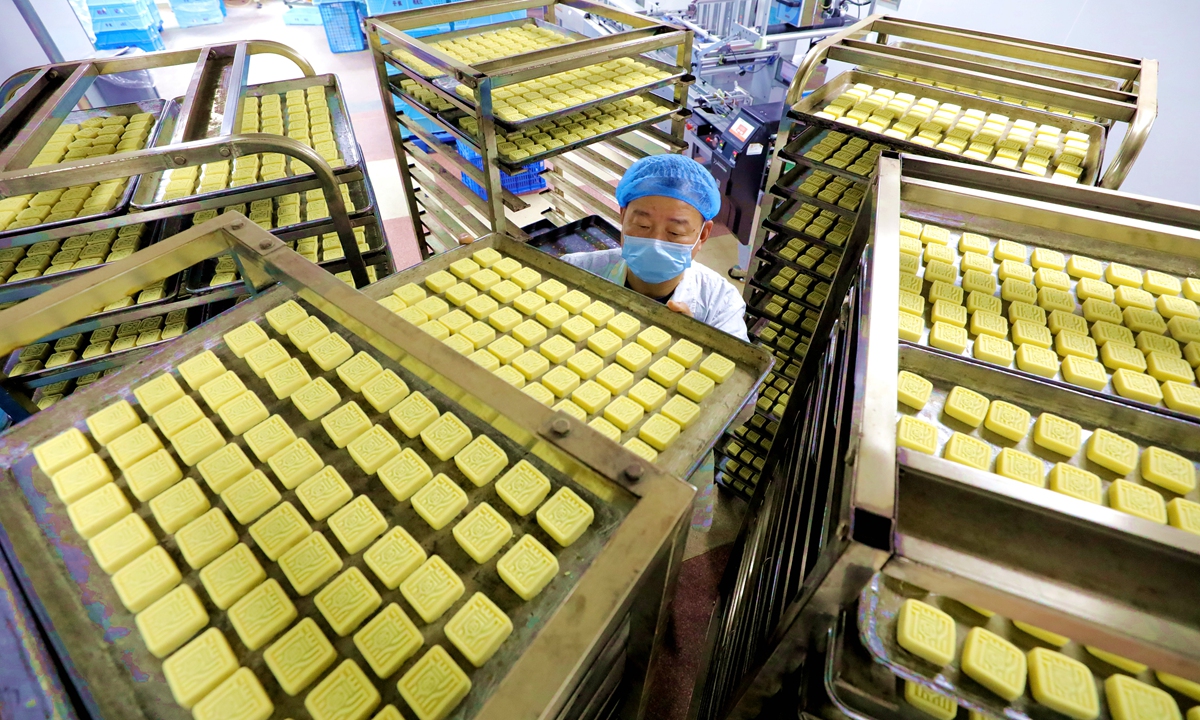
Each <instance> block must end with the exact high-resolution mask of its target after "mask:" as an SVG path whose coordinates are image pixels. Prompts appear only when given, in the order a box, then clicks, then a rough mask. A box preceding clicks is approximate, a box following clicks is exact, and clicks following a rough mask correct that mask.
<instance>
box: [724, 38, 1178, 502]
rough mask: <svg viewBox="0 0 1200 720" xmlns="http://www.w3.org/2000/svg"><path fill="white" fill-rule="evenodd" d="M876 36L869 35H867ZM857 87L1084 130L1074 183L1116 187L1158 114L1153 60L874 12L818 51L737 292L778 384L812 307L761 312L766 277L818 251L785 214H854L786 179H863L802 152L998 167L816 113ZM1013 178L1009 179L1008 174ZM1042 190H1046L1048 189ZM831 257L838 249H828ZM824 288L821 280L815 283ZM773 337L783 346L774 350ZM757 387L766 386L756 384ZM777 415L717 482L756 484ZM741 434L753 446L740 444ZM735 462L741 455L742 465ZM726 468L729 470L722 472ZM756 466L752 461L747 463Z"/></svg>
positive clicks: (750, 487)
mask: <svg viewBox="0 0 1200 720" xmlns="http://www.w3.org/2000/svg"><path fill="white" fill-rule="evenodd" d="M872 36H873V38H872ZM827 60H837V61H841V62H847V63H851V64H854V65H856V66H857V67H856V68H855V69H853V70H850V71H848V72H845V73H842V74H840V75H838V76H837V77H835V78H833V79H831V80H830V81H829V82H827V83H826V84H825V85H822V86H821V87H820V88H817V89H816V90H814V91H813V92H811V93H809V94H808V95H803V91H804V89H805V87H806V84H807V82H808V80H809V78H810V77H811V76H812V74H813V72H815V71H816V69H817V67H818V66H819V65H820V64H822V63H824V62H826V61H827ZM859 82H865V83H867V84H870V85H872V86H875V87H887V88H890V89H892V90H894V91H896V92H909V93H912V94H915V95H918V96H927V97H932V98H934V99H937V100H939V101H941V102H952V103H955V104H962V105H963V106H968V105H969V106H971V107H977V108H979V109H982V110H986V111H988V112H995V113H999V114H1003V115H1005V116H1006V117H1009V118H1011V119H1013V120H1020V119H1024V120H1031V121H1033V122H1036V123H1039V124H1042V123H1049V124H1052V125H1054V126H1056V127H1060V128H1061V129H1063V130H1064V131H1076V132H1082V133H1084V134H1085V135H1087V136H1088V137H1089V139H1090V146H1089V152H1088V157H1087V158H1085V160H1084V167H1085V173H1084V175H1083V177H1082V179H1081V182H1084V183H1085V184H1097V185H1100V186H1101V187H1107V188H1117V187H1119V186H1120V184H1121V182H1122V181H1123V180H1124V179H1125V176H1126V175H1127V174H1128V172H1129V168H1130V166H1131V165H1132V164H1133V161H1134V160H1135V159H1136V158H1137V155H1138V153H1139V152H1140V150H1141V148H1142V145H1143V144H1144V143H1145V140H1146V136H1147V135H1148V134H1149V132H1150V128H1151V126H1152V125H1153V123H1154V118H1155V116H1156V115H1157V112H1158V101H1157V93H1158V62H1157V61H1156V60H1147V59H1141V60H1139V59H1135V58H1126V57H1120V56H1116V55H1110V54H1106V53H1098V52H1093V51H1087V50H1078V49H1075V48H1068V47H1062V46H1056V45H1050V44H1046V43H1035V42H1032V41H1028V40H1022V39H1020V38H1011V37H1004V36H1000V35H992V34H988V33H980V32H976V31H971V30H963V29H960V28H950V27H944V26H938V25H931V24H928V23H921V22H916V21H912V20H907V19H902V18H895V17H890V16H886V15H873V16H871V17H868V18H866V19H864V20H862V21H861V22H858V23H856V24H854V25H852V26H850V27H847V28H846V29H844V30H842V31H841V32H839V33H837V34H835V35H832V36H830V37H828V38H826V39H824V40H822V41H821V42H820V43H818V44H816V45H815V46H814V47H813V48H812V50H810V51H809V53H808V54H807V55H806V56H805V58H804V62H803V63H802V64H801V66H800V68H799V69H798V70H797V72H796V75H795V77H794V78H793V81H792V83H791V85H790V86H789V88H788V94H787V98H786V101H787V104H788V107H789V109H788V111H787V112H786V113H785V114H784V117H783V119H782V121H781V122H780V127H779V133H778V135H777V136H776V140H775V147H774V155H773V159H772V162H771V166H770V169H769V171H768V172H769V174H768V179H767V189H768V191H767V192H766V193H764V194H763V198H762V202H761V204H760V205H759V211H758V212H759V218H760V222H759V223H758V228H759V229H758V230H757V231H756V234H755V237H754V239H753V246H754V250H755V252H754V260H753V261H752V265H751V268H750V273H749V276H748V277H749V281H748V282H747V284H746V301H747V307H748V310H749V314H748V315H747V318H746V323H747V325H748V326H749V328H750V332H751V334H752V335H754V337H755V338H756V339H758V340H759V341H761V342H764V343H766V344H767V345H769V346H771V347H772V348H773V349H774V351H775V352H776V357H777V358H778V360H779V363H778V365H777V367H778V368H779V371H780V372H782V371H785V370H788V369H789V365H790V366H791V374H789V375H785V376H783V377H782V378H780V382H781V383H782V384H784V385H790V383H791V381H793V380H794V379H795V377H796V376H797V373H798V371H799V363H800V361H801V360H802V359H803V357H804V352H805V351H806V350H807V348H808V347H809V344H810V343H811V333H812V328H813V326H814V325H815V323H816V316H817V313H818V312H819V311H820V309H821V308H820V304H819V303H818V304H813V303H806V302H804V301H802V300H800V301H797V300H794V299H790V301H791V302H793V303H794V304H795V305H796V306H797V308H798V309H799V311H800V312H801V314H802V317H801V321H802V323H807V324H806V325H805V326H803V327H801V326H796V325H795V324H792V323H782V322H780V321H779V319H778V318H777V317H768V316H767V315H766V314H765V313H763V312H762V310H763V305H764V297H765V296H768V295H770V294H772V292H771V288H770V286H769V284H768V283H769V281H770V280H771V279H772V278H774V277H775V276H776V275H777V274H778V273H779V272H780V271H781V269H782V268H789V267H790V268H793V269H796V270H798V271H799V272H800V273H801V274H802V275H813V274H812V273H811V272H810V270H811V268H806V267H801V266H798V265H797V264H796V263H795V262H794V261H793V260H792V259H789V258H786V257H781V256H780V254H779V251H780V250H781V249H782V248H783V247H784V246H785V245H786V243H787V242H788V241H789V240H790V239H792V238H796V237H799V238H800V239H801V240H802V241H803V242H804V243H805V244H806V245H809V246H812V245H818V246H820V245H821V243H820V242H819V241H816V240H814V239H813V238H812V237H806V236H805V235H804V234H803V231H802V228H788V227H787V226H786V225H785V224H784V223H783V222H781V221H782V220H783V219H784V218H783V217H782V216H783V215H786V214H787V213H788V212H791V211H792V210H794V208H795V207H796V206H798V205H799V204H800V203H805V202H807V203H810V204H811V205H814V206H816V207H817V208H819V209H821V210H825V211H827V212H834V213H837V214H840V215H844V216H847V217H848V218H853V217H855V216H856V214H857V213H858V209H856V208H851V207H844V206H843V207H839V206H837V205H831V204H829V203H824V202H821V201H820V199H819V198H814V197H806V196H803V195H801V194H799V193H798V192H797V184H796V183H794V182H792V181H791V180H792V179H798V178H797V177H796V176H797V175H799V176H801V177H806V176H809V175H811V174H812V173H815V172H823V173H826V174H828V175H831V176H833V177H840V178H844V179H846V180H847V181H849V182H851V183H853V184H854V186H864V185H865V183H867V182H869V180H870V176H871V175H870V172H852V171H850V170H849V169H848V168H846V167H845V166H842V167H838V166H835V165H831V164H828V163H826V162H823V161H822V160H818V159H815V158H814V157H812V156H811V155H809V150H810V149H811V148H812V147H813V146H814V145H815V144H816V143H818V142H819V141H820V140H822V139H823V138H825V137H826V136H827V135H828V134H829V133H830V132H839V133H842V134H844V135H847V136H849V137H852V138H860V139H862V140H864V141H866V142H867V143H869V146H870V148H872V150H874V151H882V150H884V149H890V150H894V151H897V152H905V153H914V154H919V155H925V156H930V157H936V158H939V159H943V160H951V161H954V162H957V163H965V164H970V165H974V166H977V167H986V168H996V167H997V166H995V165H993V164H991V163H989V162H984V161H980V160H976V159H972V158H969V157H964V156H962V155H954V154H950V153H948V152H945V151H942V150H937V149H934V148H928V147H923V146H921V145H917V144H915V143H912V142H909V141H904V140H898V139H896V138H892V137H887V136H884V135H881V134H878V133H873V132H867V131H864V130H861V129H859V128H856V127H851V126H848V125H845V124H843V123H840V122H837V121H834V120H829V119H827V118H822V117H819V116H817V115H816V113H817V112H818V111H819V110H820V109H821V108H822V107H823V106H824V105H825V104H826V103H827V102H829V101H830V100H832V99H833V98H835V97H836V96H837V95H838V94H840V93H841V92H842V91H843V90H845V89H847V88H849V87H851V86H853V85H854V84H855V83H859ZM1114 122H1123V123H1126V124H1127V128H1126V133H1125V135H1124V137H1123V139H1122V143H1121V146H1120V148H1119V149H1118V151H1117V155H1116V157H1114V158H1113V159H1112V160H1111V162H1110V163H1109V166H1108V168H1107V170H1104V171H1103V172H1102V170H1103V168H1102V163H1103V159H1104V150H1105V143H1106V140H1107V137H1108V132H1109V131H1110V130H1111V127H1112V125H1113V123H1114ZM1013 172H1018V171H1015V170H1014V171H1013ZM1044 191H1045V192H1049V191H1050V190H1049V183H1046V188H1045V190H1044ZM825 250H826V251H827V252H830V253H836V252H838V250H839V248H837V247H826V248H825ZM813 277H814V279H815V281H817V282H828V281H829V277H828V276H815V275H814V276H813ZM778 338H783V341H782V343H783V346H782V347H781V346H780V343H779V342H778ZM764 390H765V388H764ZM778 415H779V413H778V412H774V411H772V409H771V408H770V407H767V408H763V407H760V409H759V417H760V421H761V424H760V425H758V426H754V427H746V426H743V427H742V428H738V429H737V430H736V431H735V432H734V433H731V434H730V436H729V437H727V438H726V440H725V441H724V442H722V443H721V445H720V446H719V447H718V452H719V453H720V454H721V455H722V456H723V459H722V460H721V461H720V465H721V466H722V467H721V468H719V469H720V470H721V472H720V475H719V476H718V479H719V481H720V482H721V483H722V484H723V485H724V486H725V487H727V488H729V489H731V490H733V491H734V492H736V493H738V494H741V495H743V496H746V497H749V495H750V494H751V493H753V491H754V488H755V486H756V485H757V484H758V482H759V476H760V469H759V468H756V467H755V464H757V465H761V464H762V463H763V457H764V454H765V452H766V451H768V450H769V449H770V447H771V445H772V444H773V443H774V440H773V437H772V436H773V433H772V432H769V431H765V429H766V428H767V427H775V428H777V427H778V425H779V417H778ZM747 435H751V436H757V437H759V438H760V440H758V441H754V442H749V443H747V442H746V437H747ZM739 458H740V459H739ZM729 461H733V465H732V467H733V469H732V470H731V469H729V467H730V466H729ZM751 463H753V464H751Z"/></svg>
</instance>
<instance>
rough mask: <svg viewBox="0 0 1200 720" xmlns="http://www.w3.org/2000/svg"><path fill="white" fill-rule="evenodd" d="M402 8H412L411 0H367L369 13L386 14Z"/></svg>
mask: <svg viewBox="0 0 1200 720" xmlns="http://www.w3.org/2000/svg"><path fill="white" fill-rule="evenodd" d="M401 10H412V5H411V4H410V3H409V0H367V14H368V15H386V14H388V13H394V12H400V11H401Z"/></svg>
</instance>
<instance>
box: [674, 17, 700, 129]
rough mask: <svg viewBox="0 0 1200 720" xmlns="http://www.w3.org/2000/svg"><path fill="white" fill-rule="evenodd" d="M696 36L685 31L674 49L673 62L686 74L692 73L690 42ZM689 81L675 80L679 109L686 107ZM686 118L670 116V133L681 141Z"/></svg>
mask: <svg viewBox="0 0 1200 720" xmlns="http://www.w3.org/2000/svg"><path fill="white" fill-rule="evenodd" d="M695 38H696V36H695V35H694V34H693V33H690V32H689V33H687V35H686V36H685V38H684V41H683V42H681V43H679V46H678V47H677V48H676V50H675V64H676V65H678V66H679V67H681V68H683V69H684V72H685V73H687V74H689V75H690V74H691V73H692V42H693V41H694V40H695ZM691 87H692V85H691V83H685V82H677V83H675V104H676V105H678V106H679V107H680V108H681V109H686V108H687V100H688V91H689V90H690V89H691ZM686 125H687V120H686V118H682V117H679V116H678V115H675V116H672V117H671V135H673V136H674V137H675V139H676V140H678V141H680V142H683V135H684V131H685V130H686V129H687V128H686Z"/></svg>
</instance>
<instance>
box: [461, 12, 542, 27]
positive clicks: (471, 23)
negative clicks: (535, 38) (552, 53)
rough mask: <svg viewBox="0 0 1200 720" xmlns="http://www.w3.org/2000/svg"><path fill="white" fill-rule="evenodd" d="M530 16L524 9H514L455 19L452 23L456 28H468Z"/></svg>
mask: <svg viewBox="0 0 1200 720" xmlns="http://www.w3.org/2000/svg"><path fill="white" fill-rule="evenodd" d="M527 17H528V16H527V15H526V14H525V11H524V10H513V11H512V12H503V13H496V14H495V15H484V16H483V17H477V18H468V19H466V20H455V21H454V22H452V23H451V25H453V26H454V29H455V30H466V29H468V28H474V27H481V26H483V25H494V24H496V23H502V22H508V21H509V20H524V19H525V18H527Z"/></svg>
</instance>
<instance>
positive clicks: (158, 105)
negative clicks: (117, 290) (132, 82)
mask: <svg viewBox="0 0 1200 720" xmlns="http://www.w3.org/2000/svg"><path fill="white" fill-rule="evenodd" d="M170 106H171V104H170V103H168V102H167V101H166V100H163V99H161V98H155V99H153V100H139V101H138V102H134V103H125V104H123V105H109V106H107V107H101V108H91V109H90V110H73V111H72V112H71V113H70V114H69V115H67V117H66V119H64V120H63V123H81V122H83V121H84V120H90V119H92V118H97V117H112V116H113V115H126V116H129V115H136V114H137V113H144V112H148V113H151V114H152V115H153V116H154V127H152V128H150V134H149V135H147V136H146V147H148V148H149V147H154V146H155V145H156V144H157V142H158V139H159V137H161V136H162V128H163V126H164V125H165V124H167V116H168V114H169V112H170V111H169V109H168V108H170ZM170 136H171V133H170V131H169V130H168V131H167V134H166V137H168V138H170ZM114 154H116V155H120V154H121V153H114ZM139 179H140V176H134V177H131V178H129V179H128V181H127V182H126V183H125V190H124V191H123V192H122V193H121V199H120V201H119V202H118V203H117V204H116V205H114V206H113V207H112V209H111V210H106V211H104V212H99V213H93V214H91V215H81V216H79V217H74V218H71V219H69V220H57V221H55V222H51V223H42V224H41V225H32V226H30V227H24V228H18V229H16V230H5V231H3V232H0V247H7V246H8V245H12V244H14V243H11V242H4V241H5V240H8V239H9V238H14V237H18V236H20V235H27V234H29V233H31V232H40V231H43V230H51V229H53V228H60V227H66V226H67V225H74V224H77V223H82V222H92V221H94V220H99V219H101V218H107V217H113V216H115V215H123V214H125V212H126V210H127V209H128V208H129V201H130V199H131V198H133V196H134V192H135V190H136V188H137V185H138V181H139Z"/></svg>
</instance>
